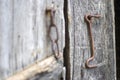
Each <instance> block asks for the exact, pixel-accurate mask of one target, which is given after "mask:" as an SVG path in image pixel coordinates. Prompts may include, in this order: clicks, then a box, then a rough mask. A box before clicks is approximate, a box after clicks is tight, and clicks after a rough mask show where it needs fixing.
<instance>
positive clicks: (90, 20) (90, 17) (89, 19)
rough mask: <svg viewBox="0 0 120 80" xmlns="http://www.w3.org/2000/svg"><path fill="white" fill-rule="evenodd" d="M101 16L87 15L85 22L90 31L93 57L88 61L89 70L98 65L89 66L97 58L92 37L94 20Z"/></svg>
mask: <svg viewBox="0 0 120 80" xmlns="http://www.w3.org/2000/svg"><path fill="white" fill-rule="evenodd" d="M100 17H101V16H100V15H89V14H87V15H85V21H86V23H87V26H88V31H89V38H90V45H91V57H90V58H89V59H87V61H86V63H85V65H86V67H87V68H95V67H97V65H89V62H90V61H92V60H93V59H94V57H95V51H94V41H93V36H92V18H100Z"/></svg>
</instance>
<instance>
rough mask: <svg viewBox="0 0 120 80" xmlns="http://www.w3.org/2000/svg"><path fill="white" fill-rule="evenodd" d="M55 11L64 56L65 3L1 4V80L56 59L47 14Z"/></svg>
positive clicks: (27, 0) (21, 0)
mask: <svg viewBox="0 0 120 80" xmlns="http://www.w3.org/2000/svg"><path fill="white" fill-rule="evenodd" d="M52 7H53V8H54V9H55V10H56V13H55V24H56V25H57V28H58V30H59V48H60V52H63V48H64V15H63V0H57V1H56V0H0V31H1V33H0V80H3V78H6V77H8V76H10V75H13V74H14V73H16V72H17V71H20V70H23V69H24V68H25V67H27V66H29V65H31V64H33V63H34V62H35V61H38V60H39V61H41V60H43V59H45V58H47V57H48V56H50V55H53V54H52V50H51V41H50V39H49V37H48V26H46V24H47V22H46V14H45V11H46V9H47V8H52ZM61 65H62V64H61Z"/></svg>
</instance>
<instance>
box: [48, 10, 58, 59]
mask: <svg viewBox="0 0 120 80" xmlns="http://www.w3.org/2000/svg"><path fill="white" fill-rule="evenodd" d="M46 13H48V14H50V26H49V29H48V36H49V38H50V40H51V44H52V52H53V54H54V56H55V58H56V59H58V58H59V57H60V54H59V45H58V39H59V34H58V28H57V26H56V25H55V21H54V18H55V10H54V9H47V10H46ZM52 29H55V31H52ZM51 33H53V34H55V35H56V36H55V38H53V37H54V35H53V34H51Z"/></svg>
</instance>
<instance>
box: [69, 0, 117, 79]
mask: <svg viewBox="0 0 120 80" xmlns="http://www.w3.org/2000/svg"><path fill="white" fill-rule="evenodd" d="M113 11H114V5H113V0H68V16H67V17H68V19H69V20H68V29H69V38H70V49H69V50H70V56H69V58H70V65H69V66H70V68H71V69H70V72H71V76H70V80H116V58H115V38H114V37H115V32H114V30H115V27H114V12H113ZM88 13H89V14H100V15H101V18H100V19H94V20H93V26H92V34H93V37H94V44H95V59H94V60H93V61H91V62H90V64H97V66H98V67H97V68H93V69H88V68H86V67H85V62H86V60H87V59H88V58H89V57H90V55H91V50H90V43H89V34H88V28H87V24H86V22H85V20H84V16H85V15H86V14H88Z"/></svg>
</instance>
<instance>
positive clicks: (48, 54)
mask: <svg viewBox="0 0 120 80" xmlns="http://www.w3.org/2000/svg"><path fill="white" fill-rule="evenodd" d="M113 4H114V0H0V80H4V79H5V80H65V77H66V80H116V55H115V26H114V22H115V21H114V5H113ZM48 9H49V10H50V9H51V10H55V15H54V16H53V19H54V23H55V25H56V27H57V29H58V36H59V39H58V46H59V52H60V53H62V54H63V56H62V54H61V57H60V58H59V59H58V60H56V59H55V58H54V56H53V55H54V54H53V51H52V43H51V40H50V37H49V27H50V20H49V19H50V13H48V14H46V10H48ZM86 14H91V15H96V14H99V15H100V16H101V17H100V18H93V19H92V37H93V41H94V50H95V58H94V59H93V60H91V61H90V63H89V64H90V65H92V64H96V65H97V67H96V68H87V67H86V66H85V63H86V60H87V59H88V58H90V56H91V43H90V38H89V36H90V34H89V29H88V25H87V23H86V21H85V15H86ZM52 34H54V35H56V34H57V33H56V31H52ZM63 64H64V65H63ZM65 75H66V76H65Z"/></svg>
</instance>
